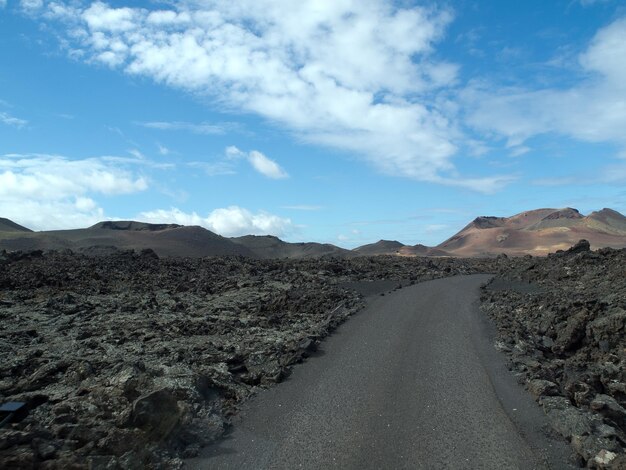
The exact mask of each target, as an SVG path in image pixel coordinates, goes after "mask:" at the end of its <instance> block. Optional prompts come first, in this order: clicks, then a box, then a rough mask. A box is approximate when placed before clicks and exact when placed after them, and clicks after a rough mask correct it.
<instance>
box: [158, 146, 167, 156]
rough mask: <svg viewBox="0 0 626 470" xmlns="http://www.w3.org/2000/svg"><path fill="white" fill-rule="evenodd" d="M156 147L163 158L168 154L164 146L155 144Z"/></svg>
mask: <svg viewBox="0 0 626 470" xmlns="http://www.w3.org/2000/svg"><path fill="white" fill-rule="evenodd" d="M157 147H158V149H159V153H160V154H161V155H163V156H165V155H169V154H170V149H168V148H167V147H166V146H165V145H161V144H159V143H157Z"/></svg>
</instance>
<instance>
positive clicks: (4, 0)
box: [0, 0, 7, 8]
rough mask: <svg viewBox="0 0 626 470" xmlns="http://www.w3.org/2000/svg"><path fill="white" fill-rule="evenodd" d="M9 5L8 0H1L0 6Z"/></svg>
mask: <svg viewBox="0 0 626 470" xmlns="http://www.w3.org/2000/svg"><path fill="white" fill-rule="evenodd" d="M6 6H7V0H0V8H4V7H6Z"/></svg>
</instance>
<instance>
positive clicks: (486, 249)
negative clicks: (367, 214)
mask: <svg viewBox="0 0 626 470" xmlns="http://www.w3.org/2000/svg"><path fill="white" fill-rule="evenodd" d="M583 238H584V239H587V240H589V242H590V243H591V247H592V249H597V248H602V247H613V248H626V217H624V216H623V215H622V214H620V213H619V212H617V211H614V210H612V209H602V210H600V211H597V212H592V213H591V214H589V215H588V216H584V215H582V214H581V213H580V212H578V211H577V210H576V209H572V208H569V207H568V208H565V209H537V210H532V211H527V212H522V213H520V214H517V215H514V216H512V217H477V218H476V219H474V220H473V221H472V222H470V223H469V224H468V225H467V226H465V227H464V228H463V229H462V230H461V231H460V232H458V233H457V234H456V235H454V236H452V237H450V238H449V239H448V240H446V241H444V242H443V243H441V244H440V245H438V246H436V247H428V246H425V245H420V244H417V245H404V244H402V243H400V242H399V241H395V240H379V241H378V242H376V243H370V244H368V245H363V246H360V247H358V248H355V249H353V250H345V249H343V248H339V247H337V246H335V245H331V244H322V243H288V242H285V241H283V240H281V239H280V238H277V237H273V236H256V235H246V236H243V237H235V238H225V237H222V236H220V235H217V234H215V233H213V232H211V231H209V230H207V229H205V228H202V227H198V226H183V225H177V224H149V223H145V222H136V221H132V220H119V221H104V222H99V223H97V224H95V225H93V226H91V227H88V228H84V229H75V230H53V231H46V232H33V231H31V230H29V229H28V228H26V227H22V226H21V225H18V224H16V223H15V222H12V221H11V220H9V219H3V218H0V250H2V249H6V250H24V251H25V250H38V249H39V250H62V249H71V250H74V251H80V252H83V253H87V254H107V253H111V252H113V251H116V250H127V249H133V250H142V249H144V248H151V249H153V250H154V251H155V252H156V253H157V254H158V255H159V256H189V257H204V256H221V255H236V256H246V257H251V258H259V259H270V258H313V257H322V256H337V257H344V258H345V257H355V256H376V255H395V256H431V257H438V256H459V257H477V256H495V255H498V254H500V253H506V254H508V255H511V256H521V255H525V254H531V255H536V256H542V255H546V254H548V253H551V252H555V251H557V250H565V249H568V248H570V247H571V246H572V245H574V244H575V243H576V242H578V241H579V240H580V239H583Z"/></svg>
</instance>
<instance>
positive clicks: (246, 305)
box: [0, 250, 500, 469]
mask: <svg viewBox="0 0 626 470" xmlns="http://www.w3.org/2000/svg"><path fill="white" fill-rule="evenodd" d="M0 253H1V254H0V357H2V361H1V362H0V403H6V402H11V401H17V402H25V403H26V404H27V407H28V411H29V412H28V415H27V416H25V417H24V416H19V417H18V416H16V417H15V419H14V420H13V421H14V422H11V423H9V424H8V425H7V426H5V427H4V428H3V429H2V430H0V467H2V468H46V469H52V468H58V469H61V468H62V469H72V468H93V469H116V468H121V469H133V468H177V467H178V466H180V465H181V462H182V461H181V458H184V457H191V456H193V455H195V454H196V453H197V452H198V449H199V447H200V446H202V445H204V444H206V443H208V442H210V441H211V440H213V439H215V438H217V437H219V436H220V435H221V434H222V433H223V432H224V429H225V428H226V427H227V426H228V423H229V416H231V414H232V413H233V412H234V411H235V410H236V409H237V406H238V404H240V403H241V402H242V401H243V400H245V399H246V398H247V397H249V396H250V395H251V394H253V393H254V392H255V391H256V390H258V389H259V387H266V386H269V385H271V384H274V383H276V382H280V381H281V380H282V379H283V378H284V377H285V376H286V375H287V374H289V370H290V367H291V366H292V365H293V364H295V363H297V362H299V361H301V360H302V359H303V358H305V357H307V356H308V355H309V354H311V353H313V352H314V351H315V347H316V345H317V344H318V342H319V341H320V340H321V339H322V338H324V337H325V336H326V335H328V334H329V333H330V332H331V331H332V330H333V329H334V328H335V327H336V326H337V325H338V324H340V323H341V322H343V321H344V320H345V319H346V318H347V317H348V316H349V315H351V314H353V313H355V312H356V311H357V310H358V309H359V308H360V307H361V305H362V304H363V298H362V296H361V294H359V286H360V287H361V288H362V287H363V286H364V285H365V286H367V285H378V286H381V287H382V288H385V289H387V290H389V289H390V288H396V287H398V286H400V285H401V284H402V283H404V284H407V283H414V282H418V281H422V280H427V279H433V278H438V277H444V276H450V275H455V274H469V273H475V272H488V271H493V270H494V269H495V267H494V261H493V260H492V261H488V260H487V261H483V260H458V259H456V260H455V259H449V258H442V259H427V258H399V257H386V256H379V257H359V258H354V259H337V258H325V259H304V260H255V259H252V258H245V257H211V258H159V257H158V256H157V255H156V253H155V252H154V251H152V250H144V251H142V252H133V251H119V252H117V253H114V254H112V255H107V256H96V255H93V253H92V254H91V256H86V255H84V254H77V253H72V252H69V251H66V252H46V253H43V252H41V251H35V252H12V253H7V252H0ZM498 262H500V260H498ZM371 281H384V282H379V283H376V282H371ZM366 290H367V289H366ZM369 290H372V289H371V288H370V289H369ZM381 294H384V292H381ZM0 419H1V418H0Z"/></svg>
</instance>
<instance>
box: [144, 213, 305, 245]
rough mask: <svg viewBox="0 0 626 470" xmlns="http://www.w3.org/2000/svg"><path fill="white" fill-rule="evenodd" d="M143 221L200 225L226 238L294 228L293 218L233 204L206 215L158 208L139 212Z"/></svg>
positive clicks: (283, 232)
mask: <svg viewBox="0 0 626 470" xmlns="http://www.w3.org/2000/svg"><path fill="white" fill-rule="evenodd" d="M139 218H140V219H141V220H142V221H145V222H150V223H177V224H181V225H199V226H201V227H204V228H206V229H208V230H210V231H212V232H215V233H217V234H219V235H223V236H225V237H237V236H241V235H275V236H283V235H285V234H289V233H290V232H292V231H293V230H294V225H293V223H292V222H291V219H288V218H282V217H279V216H277V215H273V214H270V213H268V212H263V211H261V212H257V213H256V214H253V213H252V212H250V211H249V210H247V209H244V208H242V207H239V206H230V207H225V208H220V209H215V210H213V211H211V212H210V213H209V214H208V215H207V216H206V217H202V216H200V215H198V214H197V213H196V212H191V213H188V212H183V211H181V210H180V209H177V208H172V209H169V210H165V209H158V210H154V211H148V212H142V213H141V214H139Z"/></svg>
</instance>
